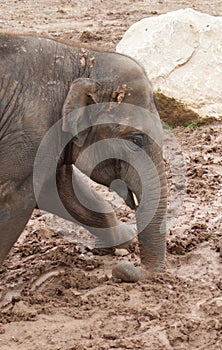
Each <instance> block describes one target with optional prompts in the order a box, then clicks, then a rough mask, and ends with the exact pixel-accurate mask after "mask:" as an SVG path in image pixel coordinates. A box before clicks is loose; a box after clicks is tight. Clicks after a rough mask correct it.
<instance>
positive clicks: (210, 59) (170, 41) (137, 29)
mask: <svg viewBox="0 0 222 350" xmlns="http://www.w3.org/2000/svg"><path fill="white" fill-rule="evenodd" d="M117 52H120V53H124V54H127V55H129V56H131V57H133V58H135V59H137V60H138V61H139V62H140V63H141V64H142V65H143V66H144V68H145V70H146V72H147V74H148V77H149V78H150V80H151V81H152V83H153V86H154V91H155V92H156V93H157V99H158V103H159V107H160V115H161V116H162V119H163V120H166V121H167V122H168V123H169V124H172V125H178V124H183V125H184V124H186V123H187V124H188V123H190V122H191V121H195V120H199V119H200V118H204V117H205V118H206V117H213V118H218V119H219V118H221V116H222V17H214V16H210V15H208V14H204V13H200V12H198V11H195V10H193V9H190V8H187V9H181V10H178V11H174V12H169V13H166V14H163V15H160V16H156V17H150V18H145V19H142V20H141V21H139V22H137V23H135V24H133V25H132V26H131V27H130V28H129V29H128V30H127V32H126V33H125V34H124V36H123V38H122V40H121V41H120V43H119V44H118V45H117Z"/></svg>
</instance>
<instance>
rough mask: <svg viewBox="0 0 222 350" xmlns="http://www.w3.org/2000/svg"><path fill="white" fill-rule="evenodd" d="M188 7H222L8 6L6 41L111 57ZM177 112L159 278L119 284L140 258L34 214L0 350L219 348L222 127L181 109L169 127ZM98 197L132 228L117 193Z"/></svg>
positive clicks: (4, 293)
mask: <svg viewBox="0 0 222 350" xmlns="http://www.w3.org/2000/svg"><path fill="white" fill-rule="evenodd" d="M186 7H192V8H193V9H195V10H198V11H202V12H206V13H209V14H212V15H215V16H220V15H221V16H222V3H221V1H216V0H213V1H208V2H207V1H199V0H198V1H195V2H194V1H178V0H177V1H174V0H169V1H164V0H160V1H157V0H150V1H148V0H147V1H134V0H127V1H102V0H101V1H100V0H95V1H89V0H85V1H68V0H66V1H65V0H64V1H49V0H44V1H42V0H41V1H34V0H30V1H19V0H15V1H14V0H9V1H4V2H3V1H2V3H1V7H0V30H1V31H2V32H4V31H10V32H14V33H19V32H22V33H37V34H43V35H48V36H50V37H52V38H56V39H59V38H62V39H69V40H72V41H78V42H81V43H82V45H84V44H85V43H87V44H91V45H93V46H98V47H100V48H101V47H102V48H104V49H106V50H115V48H116V45H117V44H118V42H119V41H120V40H121V38H122V37H123V34H124V33H125V31H126V30H127V29H128V28H129V27H130V26H131V25H132V24H133V23H134V22H136V21H138V20H140V19H142V18H145V17H150V16H158V15H159V14H162V13H166V12H169V11H174V10H177V9H180V8H186ZM219 94H221V92H220V93H219ZM172 103H173V101H172V100H170V101H169V105H168V107H169V110H168V113H166V120H165V121H166V122H167V123H168V124H167V125H166V127H165V128H166V129H165V145H164V155H165V159H166V167H167V174H168V181H169V195H170V196H169V199H170V200H169V213H168V216H169V220H168V238H167V262H166V268H165V271H164V273H163V274H159V275H157V276H155V277H153V278H152V279H151V280H148V281H145V282H144V281H143V282H138V283H136V284H126V283H120V282H119V281H117V280H113V279H112V278H111V268H112V266H113V264H114V263H115V262H116V261H120V260H128V261H132V262H133V263H135V264H137V263H138V260H139V259H138V255H137V253H138V252H137V249H136V247H132V248H131V249H129V251H126V250H116V251H113V254H112V255H111V254H107V252H105V251H104V253H103V254H104V255H96V252H95V251H94V250H93V239H92V238H91V237H90V236H89V235H88V234H87V232H86V231H84V230H83V229H82V228H80V227H77V226H73V225H71V224H69V223H67V222H64V221H63V220H61V219H59V218H57V217H54V216H52V215H50V214H47V213H44V212H40V211H37V210H36V211H35V212H34V213H33V216H32V218H31V220H30V221H29V224H28V226H27V227H26V229H25V231H24V233H23V234H22V236H21V237H20V239H19V242H18V243H17V244H16V245H15V246H14V248H13V249H12V251H11V253H10V255H9V257H8V259H7V260H6V261H5V264H4V266H3V267H2V268H1V270H0V278H1V284H0V307H1V314H0V349H1V350H43V349H44V350H86V349H94V350H108V349H133V350H134V349H144V350H147V349H153V350H159V349H163V350H165V349H167V350H168V349H178V350H180V349H184V350H185V349H186V350H187V349H211V350H219V349H221V347H222V316H221V314H222V277H221V276H222V275H221V272H222V229H221V226H222V225H221V223H222V218H221V205H222V170H221V157H222V136H221V135H222V125H221V122H220V121H216V120H213V121H211V122H210V124H209V123H208V124H204V125H199V124H198V123H197V122H196V121H194V120H189V122H188V121H187V120H186V113H185V112H184V110H183V109H181V114H182V115H184V121H185V123H184V125H186V127H184V126H179V127H174V128H172V126H173V125H172V121H171V120H170V119H167V116H170V115H171V111H172V110H173V109H172V108H173V107H172V106H171V104H172ZM160 107H161V106H160ZM170 107H172V108H170ZM174 120H175V118H174ZM174 125H176V123H175V124H174ZM181 176H182V178H181ZM181 181H183V182H184V181H186V193H185V194H184V193H183V191H180V189H181ZM98 190H100V191H101V192H102V193H104V196H105V197H106V198H107V199H108V200H110V201H111V202H112V203H113V205H114V207H115V206H116V208H117V213H118V216H119V217H120V218H121V220H123V221H128V222H133V220H134V219H133V213H132V211H130V210H129V209H128V208H127V207H126V206H124V205H123V204H122V205H121V207H119V204H120V203H119V201H118V199H116V197H115V195H114V194H113V193H111V192H109V191H106V190H105V189H104V188H102V187H101V186H98Z"/></svg>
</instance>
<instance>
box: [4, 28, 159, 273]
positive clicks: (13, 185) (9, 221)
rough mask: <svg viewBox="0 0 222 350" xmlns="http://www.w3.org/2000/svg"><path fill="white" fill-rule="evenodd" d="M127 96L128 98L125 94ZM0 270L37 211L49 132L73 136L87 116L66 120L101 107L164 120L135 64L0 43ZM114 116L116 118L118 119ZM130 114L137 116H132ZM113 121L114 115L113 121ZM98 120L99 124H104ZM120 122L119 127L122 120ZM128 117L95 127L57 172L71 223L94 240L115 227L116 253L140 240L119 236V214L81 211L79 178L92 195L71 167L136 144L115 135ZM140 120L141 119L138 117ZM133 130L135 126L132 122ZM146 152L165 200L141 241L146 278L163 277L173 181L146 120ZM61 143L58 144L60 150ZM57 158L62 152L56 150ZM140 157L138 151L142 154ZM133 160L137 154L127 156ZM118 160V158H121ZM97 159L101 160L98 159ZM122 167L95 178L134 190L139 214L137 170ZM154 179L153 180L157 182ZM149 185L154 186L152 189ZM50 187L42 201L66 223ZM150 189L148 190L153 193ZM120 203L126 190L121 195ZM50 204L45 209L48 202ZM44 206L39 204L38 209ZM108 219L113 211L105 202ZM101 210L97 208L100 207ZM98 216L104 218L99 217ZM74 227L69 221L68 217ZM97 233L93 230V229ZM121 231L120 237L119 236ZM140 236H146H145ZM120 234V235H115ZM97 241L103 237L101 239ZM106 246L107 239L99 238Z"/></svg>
mask: <svg viewBox="0 0 222 350" xmlns="http://www.w3.org/2000/svg"><path fill="white" fill-rule="evenodd" d="M119 87H123V90H124V93H123V95H122V96H121V92H120V90H121V88H119ZM0 100H1V105H0V264H1V263H2V262H3V261H4V259H5V257H6V256H7V254H8V252H9V251H10V249H11V247H12V246H13V244H14V243H15V242H16V240H17V239H18V237H19V235H20V234H21V232H22V231H23V229H24V227H25V225H26V223H27V221H28V220H29V218H30V216H31V214H32V211H33V209H34V208H35V206H36V198H35V195H34V193H33V164H34V160H35V155H36V152H37V150H38V147H39V145H40V142H41V140H42V138H43V137H44V136H45V134H46V132H47V130H48V129H49V128H50V127H51V126H53V125H54V123H55V122H57V121H58V120H59V119H61V118H62V117H63V119H62V120H63V123H62V129H63V130H62V132H63V133H68V132H69V131H70V130H69V128H72V127H74V128H75V130H77V129H78V128H79V127H81V124H84V118H86V117H87V116H86V115H84V113H82V114H78V113H77V114H76V121H75V123H74V124H75V125H73V126H72V125H71V126H70V125H69V123H68V122H67V116H68V115H69V114H70V113H74V115H75V109H76V108H79V107H84V106H87V105H90V104H95V103H102V102H111V101H112V102H116V101H118V102H122V100H123V102H124V103H126V104H132V105H135V106H140V107H142V108H144V109H146V110H147V111H150V112H151V113H152V114H153V115H154V116H155V118H156V119H157V120H159V116H158V113H157V111H156V108H155V103H154V100H153V93H152V88H151V86H150V83H149V81H148V79H147V77H146V75H145V73H144V71H143V69H142V68H141V67H140V66H139V65H138V64H137V63H136V62H135V61H134V60H132V59H131V58H129V57H126V56H123V55H120V54H116V53H108V52H97V51H93V50H87V51H86V52H83V51H82V50H81V49H80V48H79V47H76V46H70V45H67V44H64V43H58V42H56V41H53V40H49V39H46V38H37V37H28V36H26V37H15V36H12V35H3V34H2V35H0ZM114 114H115V113H114ZM129 114H130V113H129ZM107 116H108V117H109V113H107ZM98 118H99V116H98ZM118 118H119V120H117V119H118ZM125 118H127V115H122V116H115V118H114V119H113V120H111V121H110V122H111V124H106V125H105V126H104V125H101V126H99V125H97V126H93V127H91V128H89V129H87V131H84V132H82V133H80V134H79V135H78V137H75V138H74V139H73V142H71V143H70V144H69V145H68V146H67V147H66V150H65V151H64V152H63V153H62V155H61V156H60V160H59V164H58V168H57V185H58V192H59V196H60V198H61V200H62V202H63V204H64V206H65V208H66V209H67V211H68V212H69V214H70V215H71V216H73V217H74V218H75V219H76V220H77V221H78V222H80V223H81V224H82V225H83V226H86V227H87V228H88V229H89V230H90V231H91V232H92V233H93V234H94V235H96V234H97V233H96V230H95V229H94V228H95V227H102V228H106V227H110V228H111V238H110V241H111V243H112V244H110V245H113V246H117V245H118V242H119V239H118V237H120V236H124V240H125V241H129V240H130V239H131V238H132V237H133V235H134V233H133V230H132V229H131V228H130V227H129V226H127V225H125V224H124V226H123V225H122V226H121V229H118V226H116V225H117V224H118V220H117V218H116V216H115V213H114V212H113V211H110V212H109V213H108V214H103V213H97V212H93V211H91V210H89V209H87V208H85V207H83V206H82V205H81V203H80V202H79V201H78V200H77V198H76V196H75V193H74V191H73V189H72V176H73V177H74V179H75V180H76V183H78V186H79V188H80V190H81V191H83V193H84V191H85V193H84V195H85V197H86V199H87V196H88V192H87V190H86V189H85V188H87V187H86V186H85V184H84V182H83V180H82V178H81V177H80V176H79V173H78V171H75V167H73V166H72V165H71V164H72V163H73V164H74V163H75V162H76V159H77V157H78V155H80V154H81V152H82V151H83V150H84V149H86V148H87V146H88V145H90V144H91V143H93V142H95V141H98V140H103V139H106V137H111V138H112V137H113V138H121V139H124V138H132V137H134V135H135V129H134V128H130V127H129V126H128V127H125V128H124V127H115V125H114V124H113V121H114V122H117V123H118V122H120V123H121V124H124V120H125ZM131 118H134V119H136V116H131ZM129 122H130V121H129ZM139 127H140V129H141V130H144V132H142V131H141V132H140V135H142V137H143V149H145V151H146V153H147V154H149V156H150V157H151V159H152V160H153V162H154V164H155V167H156V170H157V172H158V176H156V177H157V178H158V179H157V184H156V186H159V183H158V181H160V186H161V196H160V200H159V205H158V208H157V210H156V212H155V215H154V216H153V219H152V220H151V222H150V223H149V225H148V226H147V227H145V228H143V230H142V232H141V233H140V234H139V244H140V251H141V262H142V265H143V267H144V268H145V270H146V271H160V270H161V269H162V267H163V264H164V259H165V231H166V228H165V211H166V179H165V170H164V164H163V159H162V152H161V146H160V145H157V144H156V143H155V142H154V141H153V140H152V138H149V136H147V133H148V132H149V131H148V125H147V120H146V117H145V116H144V120H143V125H140V126H139ZM59 137H61V135H59V136H58V144H59ZM53 147H54V150H55V153H56V150H57V148H59V147H58V145H56V144H55V145H54V146H53ZM136 151H138V150H137V149H136ZM125 153H126V154H127V157H128V158H127V159H129V164H130V157H131V154H132V155H133V154H134V155H135V150H134V149H128V150H125ZM117 154H118V150H117ZM96 156H97V155H96V154H95V158H96ZM88 163H89V160H87V159H86V161H84V160H83V161H81V162H79V164H78V167H79V168H80V170H81V171H83V172H85V173H86V174H87V171H88V169H87V166H88ZM129 164H127V163H126V162H123V161H118V160H114V159H111V160H107V161H105V162H103V163H101V164H100V165H98V166H97V167H96V168H95V170H94V171H93V173H92V174H91V177H92V178H93V180H95V181H97V182H98V183H102V184H105V185H107V186H109V185H110V183H111V182H112V181H113V180H114V179H116V178H120V179H123V180H124V181H125V183H126V184H127V188H128V196H127V199H126V203H127V204H128V205H129V206H131V207H132V208H133V207H135V205H134V202H133V197H132V192H134V193H135V194H136V196H137V198H138V200H139V202H140V200H141V195H142V193H141V192H142V189H141V184H140V181H139V179H138V174H137V172H136V170H135V169H134V168H132V167H131V166H130V165H129ZM151 177H152V175H151ZM149 181H151V182H152V186H151V187H152V188H153V191H152V189H150V186H149ZM47 183H48V182H47V179H46V184H45V185H44V186H43V190H42V196H43V197H44V195H45V194H46V195H47V196H51V198H52V201H51V204H50V203H49V202H50V201H47V205H46V207H44V205H42V206H41V208H40V209H44V210H48V211H50V212H53V213H56V214H58V215H60V216H63V217H66V215H61V213H60V212H58V209H57V208H56V207H55V208H54V206H53V193H50V189H49V187H50V185H49V186H48V185H47ZM146 186H147V189H146ZM156 186H155V178H152V179H149V177H148V178H147V184H145V187H144V188H143V192H144V189H145V193H143V195H144V196H145V198H146V203H145V205H144V208H142V209H141V210H140V211H139V210H138V213H137V214H136V218H137V226H138V228H139V227H140V223H141V222H142V221H143V217H144V216H145V215H146V208H149V207H152V201H153V200H154V199H155V196H156V191H155V187H156ZM119 193H120V195H121V189H120V190H119ZM43 202H44V201H43ZM38 204H39V203H38ZM100 205H101V211H103V210H102V209H103V208H104V207H105V206H106V202H105V201H102V200H101V201H100ZM96 206H97V210H98V209H99V208H98V203H96ZM98 211H99V210H98ZM67 218H68V219H69V217H68V216H67ZM90 227H91V229H90ZM118 230H119V231H118ZM140 231H141V230H140ZM112 232H113V234H112ZM97 238H98V237H97ZM99 238H100V237H99Z"/></svg>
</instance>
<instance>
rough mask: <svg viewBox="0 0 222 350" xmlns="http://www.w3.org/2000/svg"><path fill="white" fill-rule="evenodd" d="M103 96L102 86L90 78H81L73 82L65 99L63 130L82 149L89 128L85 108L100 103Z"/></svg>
mask: <svg viewBox="0 0 222 350" xmlns="http://www.w3.org/2000/svg"><path fill="white" fill-rule="evenodd" d="M101 95H102V85H101V84H100V83H99V82H98V81H96V80H94V79H89V78H79V79H76V80H74V81H73V83H72V84H71V86H70V88H69V92H68V95H67V97H66V99H65V102H64V105H63V109H62V117H63V120H62V130H63V131H65V132H71V133H72V134H73V135H75V137H74V140H75V141H74V142H75V143H76V144H77V145H78V146H79V147H81V146H82V145H83V143H84V141H85V138H86V136H87V135H86V132H84V131H83V132H81V133H80V134H79V130H85V128H86V127H87V125H88V123H87V118H89V116H87V113H86V111H85V107H86V106H88V105H91V104H94V103H99V102H100V100H101Z"/></svg>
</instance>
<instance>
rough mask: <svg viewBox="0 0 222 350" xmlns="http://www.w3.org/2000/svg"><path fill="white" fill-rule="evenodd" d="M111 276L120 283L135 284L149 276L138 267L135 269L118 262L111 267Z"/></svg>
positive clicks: (132, 266) (125, 263) (130, 265)
mask: <svg viewBox="0 0 222 350" xmlns="http://www.w3.org/2000/svg"><path fill="white" fill-rule="evenodd" d="M112 276H113V277H114V278H118V279H119V280H121V281H122V282H129V283H135V282H138V281H140V280H144V279H147V278H148V277H149V276H150V275H149V273H148V272H146V271H145V270H143V269H141V268H140V267H139V266H137V267H135V266H134V265H132V264H130V263H128V262H120V263H118V264H117V265H115V266H114V267H113V269H112Z"/></svg>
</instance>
